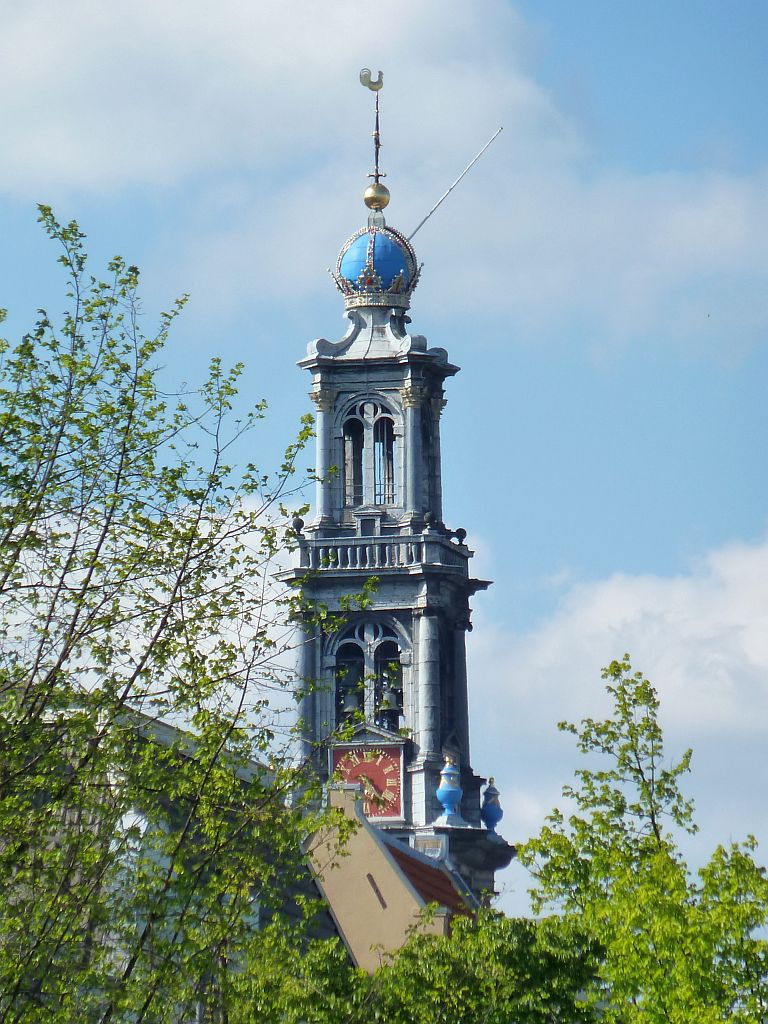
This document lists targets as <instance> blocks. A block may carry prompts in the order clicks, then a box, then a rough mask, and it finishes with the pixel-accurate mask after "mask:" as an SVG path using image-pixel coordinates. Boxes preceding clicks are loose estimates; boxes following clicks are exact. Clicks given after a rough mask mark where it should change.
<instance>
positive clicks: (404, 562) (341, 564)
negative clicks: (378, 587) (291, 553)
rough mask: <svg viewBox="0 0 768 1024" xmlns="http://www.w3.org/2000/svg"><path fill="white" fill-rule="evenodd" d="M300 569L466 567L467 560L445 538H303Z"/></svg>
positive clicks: (464, 553) (412, 536)
mask: <svg viewBox="0 0 768 1024" xmlns="http://www.w3.org/2000/svg"><path fill="white" fill-rule="evenodd" d="M300 553H301V566H302V567H303V568H307V569H313V570H319V571H322V570H324V569H328V570H333V571H338V570H340V569H350V570H359V569H369V570H370V569H401V568H407V567H408V566H417V565H423V564H437V565H452V566H457V567H462V566H466V564H467V559H468V557H469V555H468V553H467V552H466V551H465V550H459V549H458V545H456V544H452V543H451V542H450V541H449V540H447V539H446V538H444V537H439V536H438V537H429V536H428V535H424V534H414V535H408V536H392V537H345V538H335V537H334V538H330V537H327V538H318V539H315V538H312V539H309V538H306V537H305V538H303V539H302V542H301V545H300Z"/></svg>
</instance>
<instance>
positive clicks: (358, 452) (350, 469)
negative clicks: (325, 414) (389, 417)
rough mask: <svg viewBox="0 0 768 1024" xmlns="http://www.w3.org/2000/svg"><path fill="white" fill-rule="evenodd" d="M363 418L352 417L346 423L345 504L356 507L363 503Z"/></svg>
mask: <svg viewBox="0 0 768 1024" xmlns="http://www.w3.org/2000/svg"><path fill="white" fill-rule="evenodd" d="M364 436H365V428H364V426H363V423H362V421H361V420H359V419H357V418H355V417H350V418H349V419H348V420H347V421H346V422H345V424H344V504H345V505H346V506H347V507H348V508H355V507H356V506H357V505H362V504H363V500H364V498H363V493H364V492H363V469H364V464H363V439H364Z"/></svg>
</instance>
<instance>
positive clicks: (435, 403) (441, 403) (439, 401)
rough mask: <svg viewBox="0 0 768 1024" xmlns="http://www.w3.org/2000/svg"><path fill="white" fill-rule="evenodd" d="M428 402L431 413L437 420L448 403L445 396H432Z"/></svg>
mask: <svg viewBox="0 0 768 1024" xmlns="http://www.w3.org/2000/svg"><path fill="white" fill-rule="evenodd" d="M430 404H431V405H432V415H433V416H434V417H435V419H436V420H439V419H440V414H441V413H442V411H443V409H444V408H445V407H446V405H448V402H447V401H446V399H445V398H433V399H432V401H431V403H430Z"/></svg>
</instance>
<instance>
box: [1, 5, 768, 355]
mask: <svg viewBox="0 0 768 1024" xmlns="http://www.w3.org/2000/svg"><path fill="white" fill-rule="evenodd" d="M374 17H375V18H376V22H375V28H374V27H373V26H372V19H373V18H374ZM537 45H538V39H537V36H536V30H534V29H533V28H531V27H530V26H529V25H527V24H526V23H525V22H524V21H523V19H522V18H521V17H520V16H519V15H518V14H517V13H516V12H515V10H514V8H513V7H512V6H511V5H510V4H508V3H505V2H502V0H485V2H483V3H480V4H475V5H471V4H464V3H461V2H459V0H423V2H422V3H420V4H412V3H410V2H408V0H392V3H390V4H389V5H388V7H387V10H386V17H380V16H376V12H375V11H374V9H373V8H371V7H370V5H367V4H360V3H359V2H358V0H335V2H333V3H329V4H324V5H322V7H319V6H318V5H317V4H316V3H313V2H312V0H287V2H285V3H282V4H263V3H262V4H258V3H257V4H254V3H252V2H246V0H223V2H222V3H220V4H219V5H218V6H217V7H216V8H215V9H213V8H211V7H210V5H207V4H203V3H202V2H201V0H187V2H184V3H182V2H181V0H168V2H165V3H163V4H161V5H157V4H155V3H151V2H150V0H136V2H135V3H132V4H124V3H115V4H107V5H105V4H103V3H100V2H99V0H74V2H72V3H69V4H67V5H61V4H57V3H55V2H54V0H38V2H33V3H27V4H24V5H18V6H17V8H15V9H13V10H12V11H11V9H10V8H9V10H8V12H6V13H5V15H4V24H3V25H2V60H0V97H3V99H2V100H0V105H1V106H2V107H3V108H4V109H3V123H4V141H5V147H4V159H3V161H2V165H0V189H2V190H4V191H5V192H6V194H8V195H10V196H13V197H19V198H23V199H25V200H26V199H30V200H31V199H34V200H37V199H46V200H50V199H53V200H54V201H55V200H56V199H57V197H58V196H61V195H72V194H74V195H75V196H77V195H81V196H85V195H87V194H89V193H90V194H99V193H101V194H107V195H111V194H114V193H122V192H124V191H125V190H126V189H129V188H132V187H137V186H138V187H140V188H142V189H145V190H152V189H154V188H158V189H160V190H161V191H162V194H167V193H168V192H169V190H170V191H173V190H174V189H176V190H183V191H184V193H185V194H184V196H183V200H182V199H181V198H179V197H175V198H174V201H173V203H171V204H169V206H170V207H171V208H173V209H175V210H180V209H183V210H184V211H185V213H184V223H183V224H178V223H176V224H171V223H170V222H169V221H167V220H164V218H165V217H167V216H169V215H167V214H166V213H165V212H163V213H162V214H160V215H159V218H158V220H159V224H160V225H161V228H160V229H161V233H162V235H163V238H162V241H161V243H160V249H161V250H162V251H158V252H157V260H158V262H160V261H161V260H162V262H163V263H165V264H166V265H171V266H172V267H173V270H172V273H173V274H174V275H175V276H176V278H178V280H179V281H180V282H182V284H181V288H182V290H188V289H189V290H192V291H193V293H194V296H195V309H196V311H197V315H199V316H203V317H204V316H205V315H206V311H207V310H210V311H211V313H210V315H211V316H219V315H220V314H221V312H222V310H226V309H236V308H241V307H243V306H246V305H247V306H248V307H251V308H252V306H253V304H254V302H259V301H263V300H266V299H269V300H274V299H275V297H277V298H278V299H282V298H284V297H285V296H286V294H290V297H291V301H293V302H296V301H301V300H312V299H314V298H315V297H316V296H317V294H318V292H319V291H320V290H321V289H322V288H324V287H325V288H330V287H331V285H330V283H329V282H328V281H327V280H326V279H325V277H324V274H323V270H324V268H325V267H326V266H328V265H329V264H330V263H332V262H333V260H334V259H335V255H336V252H337V250H338V247H339V246H340V244H341V242H342V241H343V238H344V236H345V234H346V232H347V231H351V230H353V229H354V228H355V227H356V226H357V223H358V222H359V220H360V219H361V218H362V215H363V210H362V207H361V205H360V204H359V201H358V195H359V193H360V191H361V189H362V185H363V183H364V182H365V175H366V172H367V171H368V169H369V163H370V159H371V153H370V148H371V147H370V138H369V135H368V130H369V129H368V126H369V119H370V115H371V109H370V108H371V97H370V95H369V94H367V93H364V92H363V90H362V89H361V88H360V86H359V85H358V84H357V82H356V77H357V72H358V70H359V65H360V64H361V63H363V62H365V63H367V64H369V65H371V67H372V68H373V69H374V70H378V69H379V68H383V69H384V71H385V77H386V86H385V90H384V92H383V93H382V106H383V114H382V117H383V129H382V130H383V139H384V149H383V151H382V159H383V164H384V167H385V169H386V170H387V171H388V172H389V175H390V176H389V178H388V183H389V184H390V186H391V188H392V190H393V202H392V205H391V207H390V210H391V214H392V220H393V223H395V224H396V225H398V226H399V227H401V228H402V229H404V230H406V231H408V230H412V228H413V227H414V226H415V225H416V223H418V221H419V220H420V219H421V217H422V216H423V214H424V213H425V212H426V210H428V209H429V207H430V206H431V205H432V203H433V202H434V201H435V200H436V199H437V197H438V196H439V195H440V194H441V192H442V191H443V190H444V189H445V188H446V187H447V186H448V185H449V184H450V182H451V180H452V179H453V178H454V177H455V176H456V175H457V174H458V173H459V171H460V170H461V169H462V167H463V166H464V164H465V163H466V162H467V161H468V160H469V158H470V157H471V156H472V155H473V154H474V152H476V150H477V149H479V147H480V146H481V145H482V144H483V143H484V142H485V141H486V139H487V138H488V137H489V136H490V134H491V133H492V132H493V131H494V130H495V128H496V127H497V126H498V125H499V124H504V125H505V127H506V131H505V132H504V133H503V135H502V136H501V137H500V139H499V140H498V141H497V142H496V143H495V144H494V147H493V149H492V150H490V151H489V153H488V155H487V156H486V157H484V158H483V160H482V161H481V162H480V164H478V166H477V168H476V169H474V170H473V171H472V173H471V175H470V176H468V178H467V180H466V181H465V182H462V184H461V186H460V187H459V188H458V189H457V190H456V192H455V193H454V194H452V196H451V198H450V199H449V201H448V203H447V204H446V206H445V207H444V208H443V209H441V211H440V212H439V214H437V215H436V216H435V218H434V219H433V220H432V221H431V222H430V224H429V226H428V228H425V230H424V232H423V234H422V235H420V236H419V238H418V243H419V251H420V255H421V257H422V258H423V259H424V260H425V263H426V270H425V274H424V277H423V279H422V282H423V283H422V285H421V286H420V289H419V292H418V293H417V296H416V310H417V315H418V311H419V310H420V309H431V310H440V309H442V310H444V312H445V314H447V315H448V316H449V317H452V318H455V317H457V316H458V317H459V318H461V317H462V316H465V317H466V318H467V320H469V319H470V318H476V317H478V316H479V317H480V319H481V321H482V322H483V327H482V331H483V334H484V336H486V337H487V338H488V341H489V343H490V344H494V343H496V344H499V343H501V344H508V343H509V341H510V340H516V341H532V340H541V339H547V340H559V339H562V338H563V337H565V336H567V337H569V338H572V337H573V336H574V335H575V334H576V335H581V336H582V338H584V337H585V338H586V339H587V341H588V342H589V343H591V344H592V346H593V347H594V348H595V349H596V350H598V351H600V350H602V349H604V348H606V347H613V346H615V345H616V344H627V343H631V342H633V341H637V340H638V339H640V338H643V339H646V338H647V336H649V335H651V336H654V337H655V338H656V339H658V342H659V343H661V344H675V345H688V346H690V347H693V346H696V347H697V348H704V349H705V350H707V351H713V350H714V351H716V352H718V353H721V354H722V353H723V352H726V353H728V354H729V355H733V354H736V355H738V354H739V353H740V352H741V351H743V350H744V349H746V348H748V347H750V346H752V345H754V344H755V343H757V342H759V341H762V340H764V338H765V336H766V332H767V329H768V298H766V296H768V280H767V278H768V270H766V268H767V267H768V188H766V184H767V183H768V182H767V180H766V176H765V175H760V174H756V175H753V176H749V175H744V176H738V175H736V174H731V175H727V174H721V175H711V174H706V173H703V172H696V171H691V172H688V173H669V174H656V175H641V174H636V173H633V172H632V171H631V170H625V171H621V172H620V171H608V170H601V169H599V168H596V167H595V166H593V157H594V154H591V153H590V150H589V146H588V140H587V138H586V137H585V135H586V132H585V129H584V126H583V125H582V124H580V123H579V122H578V121H577V120H575V119H574V117H573V116H572V115H570V114H566V113H565V112H564V111H563V110H561V109H559V108H558V106H557V104H556V102H555V100H554V99H553V97H552V96H551V95H550V94H549V93H548V92H547V90H546V89H544V88H543V87H542V86H541V85H540V84H539V82H538V81H537V80H536V76H535V54H536V51H537ZM530 54H534V58H533V59H531V57H530ZM225 195H228V196H229V199H228V200H227V201H225V200H224V198H223V197H224V196H225ZM148 229H149V226H148ZM150 230H151V229H150ZM297 254H298V257H300V259H299V266H296V265H295V263H296V261H297ZM144 262H145V264H146V263H147V262H148V261H147V260H145V261H144ZM149 262H151V261H149ZM286 263H291V265H290V266H289V267H288V266H286ZM174 286H175V282H174ZM171 290H172V291H173V290H174V288H173V287H172V289H171ZM175 290H178V288H176V289H175ZM418 326H419V328H420V329H422V330H428V325H421V324H419V325H418ZM486 328H487V329H486ZM319 329H326V330H329V329H330V328H323V325H319Z"/></svg>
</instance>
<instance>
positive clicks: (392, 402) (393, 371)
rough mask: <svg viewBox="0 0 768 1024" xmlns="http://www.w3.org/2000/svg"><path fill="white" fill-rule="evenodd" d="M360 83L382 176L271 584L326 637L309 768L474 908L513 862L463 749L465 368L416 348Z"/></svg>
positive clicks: (409, 250) (372, 191)
mask: <svg viewBox="0 0 768 1024" xmlns="http://www.w3.org/2000/svg"><path fill="white" fill-rule="evenodd" d="M366 75H367V80H366ZM361 81H362V82H363V84H364V85H368V87H369V88H371V89H372V90H373V91H374V92H375V95H376V130H375V132H374V142H375V156H376V160H375V170H374V173H373V174H372V175H371V176H370V177H372V178H373V181H372V183H371V184H370V185H369V186H368V188H367V189H366V191H365V194H364V201H365V204H366V206H367V207H368V217H367V223H366V224H365V226H363V227H361V228H360V229H359V230H358V231H356V232H355V233H354V234H353V235H352V236H351V237H350V238H349V239H348V240H347V241H346V242H345V243H344V244H343V246H342V247H341V251H340V253H339V256H338V259H337V261H336V266H335V270H334V272H333V278H334V280H335V283H336V285H337V287H338V289H339V292H340V293H341V296H342V299H343V303H344V309H345V315H346V318H347V320H348V321H349V327H348V330H347V332H346V334H345V335H344V337H343V338H341V340H339V341H327V340H325V339H323V338H321V339H319V340H316V341H313V342H312V343H311V344H310V345H309V347H308V353H307V356H306V358H304V359H302V360H301V362H300V363H299V366H301V367H302V368H303V369H305V370H306V371H308V372H309V373H310V374H311V377H312V385H311V391H310V396H311V398H312V401H313V402H314V405H315V407H316V438H317V440H316V443H317V455H316V462H315V467H316V473H317V478H318V479H317V491H316V500H315V507H314V510H313V511H314V515H313V518H312V519H311V521H309V522H308V523H307V524H305V523H303V522H302V521H300V520H299V521H297V523H296V527H297V533H298V537H299V551H298V558H297V561H298V564H297V565H296V566H295V568H294V569H292V570H290V571H289V572H287V573H285V574H284V577H283V578H284V579H286V580H287V581H291V582H293V583H294V584H296V585H300V586H301V587H302V591H303V597H304V600H305V605H306V607H307V608H308V609H318V608H323V609H327V611H328V614H329V619H328V621H329V622H331V623H332V627H330V628H329V629H327V630H325V629H321V628H319V627H318V626H317V625H316V624H315V623H316V621H317V620H316V618H315V617H314V616H313V615H312V614H308V615H307V618H306V621H305V622H304V623H302V624H301V629H302V630H303V632H302V633H301V635H300V641H299V651H300V665H299V674H300V676H301V678H302V680H304V681H305V684H306V693H305V697H304V699H303V702H302V708H301V712H302V716H303V722H304V745H305V749H304V754H305V756H306V757H308V758H312V759H314V762H315V764H316V767H317V770H318V771H320V772H321V773H322V775H323V776H324V777H325V778H327V779H328V780H329V782H334V781H335V782H336V783H341V784H345V783H346V784H347V785H349V784H353V783H356V784H359V785H361V786H362V790H363V791H362V799H363V811H364V814H365V816H366V818H367V820H368V822H369V823H371V824H372V825H374V826H375V827H376V828H377V829H379V830H380V831H381V833H382V834H383V838H384V839H385V840H386V844H387V845H389V846H392V844H393V843H395V844H396V845H395V847H394V849H395V852H397V851H398V850H399V849H405V850H411V851H414V857H415V858H416V859H418V860H419V861H421V860H422V859H424V858H428V863H433V864H435V865H436V866H441V867H442V868H445V869H448V870H449V871H453V872H455V873H457V874H458V876H460V878H461V880H462V881H463V883H465V885H466V887H467V888H468V890H469V891H470V892H471V893H472V894H474V896H475V897H477V898H482V896H483V894H486V895H487V894H489V893H492V892H493V891H494V873H495V871H496V870H498V869H499V868H501V867H504V866H506V865H507V864H508V863H509V861H510V859H511V858H512V856H513V854H514V848H513V847H512V846H510V845H509V844H508V843H506V842H505V841H504V840H503V839H501V837H500V836H498V835H497V834H496V832H495V827H496V824H497V823H498V821H499V819H500V817H501V810H500V807H499V803H498V792H497V790H496V789H495V787H494V786H493V780H492V779H491V780H490V784H488V785H486V780H485V779H484V778H482V777H481V776H479V775H478V774H476V772H475V770H474V768H473V761H472V754H471V750H470V735H469V716H468V685H467V682H468V681H467V666H466V653H465V639H466V634H467V631H468V630H470V629H471V628H472V627H471V621H470V616H471V609H470V600H471V598H472V597H473V595H474V594H475V593H477V592H478V591H482V590H484V589H485V588H486V587H488V586H489V583H488V581H486V580H478V579H475V578H473V576H472V575H471V571H470V562H471V557H472V551H471V550H470V549H469V547H468V546H467V543H466V531H465V530H463V529H451V528H449V527H448V526H446V525H445V522H444V521H443V495H442V455H441V445H440V422H441V417H442V416H443V414H444V409H445V405H446V400H445V387H446V383H447V382H448V381H449V379H450V378H452V377H453V376H454V375H455V374H456V373H457V372H458V369H459V368H458V366H456V365H454V364H453V363H452V362H451V361H450V360H449V358H448V354H447V352H446V351H445V349H443V348H439V347H430V345H429V343H428V342H427V340H426V338H425V337H423V336H422V335H420V334H415V333H411V330H410V323H411V319H410V317H409V316H408V310H409V308H410V305H411V298H412V296H413V292H414V289H415V288H416V285H417V283H418V280H419V276H420V273H421V266H420V264H419V262H418V260H417V257H416V253H415V251H414V249H413V246H412V244H411V242H410V240H409V239H408V238H407V237H406V236H405V235H404V234H403V233H402V232H400V231H398V230H396V229H395V228H394V227H392V226H390V225H388V224H387V223H386V221H385V217H384V210H385V208H386V207H387V205H388V203H389V190H388V189H387V188H386V186H385V185H384V184H383V183H382V182H381V178H382V177H383V175H382V174H381V172H380V171H379V166H378V164H379V159H378V158H379V111H378V101H379V95H378V89H379V88H380V86H381V82H382V76H381V74H379V78H378V80H377V81H373V82H372V81H371V79H370V74H369V73H367V72H362V73H361ZM360 594H365V600H364V601H363V602H362V603H357V602H356V601H355V595H360ZM350 596H351V597H352V599H351V600H350Z"/></svg>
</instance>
